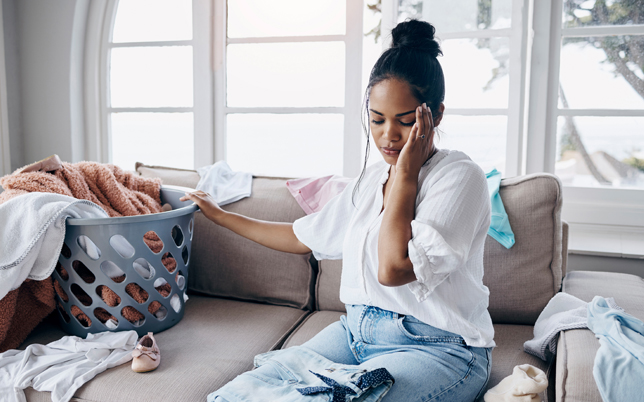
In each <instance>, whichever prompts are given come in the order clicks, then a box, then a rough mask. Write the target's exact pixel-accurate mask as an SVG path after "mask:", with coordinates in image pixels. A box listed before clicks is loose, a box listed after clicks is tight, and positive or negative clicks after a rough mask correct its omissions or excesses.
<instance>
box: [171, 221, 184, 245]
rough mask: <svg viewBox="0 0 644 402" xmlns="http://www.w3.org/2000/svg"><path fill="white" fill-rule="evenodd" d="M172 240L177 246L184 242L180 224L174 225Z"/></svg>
mask: <svg viewBox="0 0 644 402" xmlns="http://www.w3.org/2000/svg"><path fill="white" fill-rule="evenodd" d="M172 240H174V244H176V245H177V247H180V246H181V245H182V244H183V231H182V230H181V227H180V226H179V225H174V227H173V228H172Z"/></svg>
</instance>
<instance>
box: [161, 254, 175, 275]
mask: <svg viewBox="0 0 644 402" xmlns="http://www.w3.org/2000/svg"><path fill="white" fill-rule="evenodd" d="M161 263H162V264H163V266H164V267H165V269H167V270H168V272H170V273H173V272H174V271H175V270H176V269H177V260H175V259H174V257H173V256H172V253H170V252H168V253H165V254H163V257H161Z"/></svg>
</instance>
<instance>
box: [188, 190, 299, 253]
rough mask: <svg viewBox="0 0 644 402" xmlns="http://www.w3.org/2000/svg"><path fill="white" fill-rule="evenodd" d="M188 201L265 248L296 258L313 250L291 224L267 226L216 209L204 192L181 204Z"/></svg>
mask: <svg viewBox="0 0 644 402" xmlns="http://www.w3.org/2000/svg"><path fill="white" fill-rule="evenodd" d="M187 200H191V201H193V202H194V203H195V204H197V205H198V206H199V208H200V209H201V212H202V213H203V214H204V215H205V216H206V218H208V219H210V220H211V221H213V222H214V223H216V224H218V225H220V226H223V227H225V228H226V229H229V230H232V231H233V232H235V233H237V234H238V235H240V236H243V237H245V238H247V239H249V240H252V241H254V242H256V243H259V244H261V245H263V246H266V247H268V248H272V249H273V250H278V251H284V252H287V253H293V254H306V253H310V252H311V249H309V248H308V247H307V246H305V245H304V244H303V243H302V242H300V241H299V240H298V238H297V237H296V236H295V233H294V232H293V224H292V223H282V222H268V221H262V220H259V219H253V218H249V217H246V216H243V215H239V214H235V213H232V212H226V211H224V210H223V209H221V208H220V207H219V205H217V203H216V202H215V200H214V199H213V198H212V196H211V195H210V194H208V193H205V192H203V191H195V192H192V193H186V195H185V196H183V197H181V201H187Z"/></svg>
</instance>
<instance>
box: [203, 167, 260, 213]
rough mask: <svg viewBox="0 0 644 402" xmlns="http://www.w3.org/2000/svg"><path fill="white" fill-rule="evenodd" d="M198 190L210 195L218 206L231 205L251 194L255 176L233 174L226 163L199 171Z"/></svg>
mask: <svg viewBox="0 0 644 402" xmlns="http://www.w3.org/2000/svg"><path fill="white" fill-rule="evenodd" d="M197 173H199V176H200V177H201V178H200V179H199V183H197V190H202V191H204V192H206V193H208V194H210V195H211V196H212V197H213V198H214V199H215V201H216V202H217V204H218V205H220V206H221V205H226V204H231V203H233V202H235V201H239V200H241V199H242V198H245V197H248V196H250V194H251V189H252V186H253V175H251V174H250V173H245V172H233V171H232V169H231V168H230V166H228V164H227V163H226V162H225V161H219V162H217V163H215V164H214V165H210V166H204V167H201V168H199V169H197Z"/></svg>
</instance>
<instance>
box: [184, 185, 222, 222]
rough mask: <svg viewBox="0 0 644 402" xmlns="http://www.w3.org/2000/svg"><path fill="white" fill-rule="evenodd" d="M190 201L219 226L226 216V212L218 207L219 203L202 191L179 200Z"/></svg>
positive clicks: (187, 194) (186, 195)
mask: <svg viewBox="0 0 644 402" xmlns="http://www.w3.org/2000/svg"><path fill="white" fill-rule="evenodd" d="M188 200H190V201H192V202H194V203H195V204H197V206H198V207H199V209H201V212H202V213H203V214H204V216H205V217H206V218H208V219H210V220H211V221H213V222H215V223H217V224H219V221H220V219H221V218H222V217H223V215H225V214H226V211H224V210H223V209H221V208H220V207H219V205H217V202H216V201H215V199H214V198H213V197H212V196H211V195H210V194H208V193H205V192H203V191H201V190H197V191H194V192H192V193H186V194H185V195H184V196H183V197H181V198H180V199H179V201H188Z"/></svg>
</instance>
